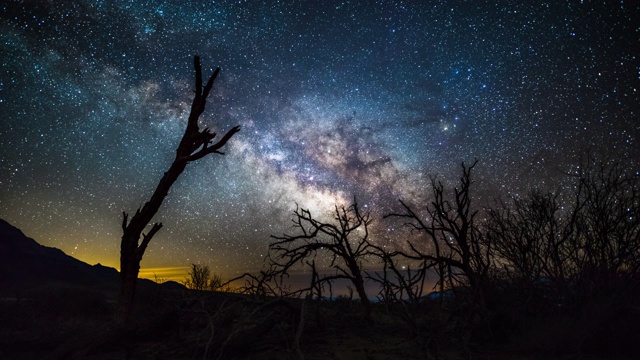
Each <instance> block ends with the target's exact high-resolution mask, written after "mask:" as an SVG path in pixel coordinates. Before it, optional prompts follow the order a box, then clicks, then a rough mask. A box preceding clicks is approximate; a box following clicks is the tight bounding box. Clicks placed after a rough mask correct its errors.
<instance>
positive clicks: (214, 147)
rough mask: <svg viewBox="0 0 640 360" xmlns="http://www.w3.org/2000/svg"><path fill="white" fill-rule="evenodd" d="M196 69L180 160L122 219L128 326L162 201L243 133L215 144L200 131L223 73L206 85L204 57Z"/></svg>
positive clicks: (123, 315) (122, 313)
mask: <svg viewBox="0 0 640 360" xmlns="http://www.w3.org/2000/svg"><path fill="white" fill-rule="evenodd" d="M194 68H195V72H196V89H195V96H194V98H193V103H192V104H191V112H190V114H189V120H188V123H187V128H186V129H185V132H184V135H183V136H182V140H180V144H179V145H178V148H177V149H176V157H175V159H174V160H173V163H172V164H171V166H170V167H169V170H168V171H167V172H165V173H164V176H162V178H161V179H160V182H159V183H158V186H157V187H156V190H155V191H154V193H153V195H151V199H149V201H147V202H146V203H145V204H144V206H142V208H138V210H137V211H136V213H135V214H134V215H133V217H132V218H131V220H129V215H128V214H127V213H126V212H123V213H122V214H123V219H122V230H123V234H122V242H121V243H120V303H119V321H120V322H121V323H122V324H126V323H128V321H129V318H130V315H131V310H132V307H133V298H134V294H135V290H136V283H137V279H138V272H139V271H140V261H141V260H142V256H143V255H144V252H145V250H146V249H147V246H148V245H149V241H151V239H152V238H153V236H154V235H155V234H156V233H157V232H158V230H160V228H161V227H162V223H159V222H156V223H154V224H153V226H152V227H151V229H149V231H148V232H147V233H143V231H144V230H145V228H146V227H147V225H148V224H149V223H150V222H151V219H152V218H153V216H154V215H155V214H156V212H158V209H160V206H161V205H162V201H163V200H164V198H165V197H166V196H167V194H168V192H169V189H170V188H171V185H173V183H174V182H175V181H176V180H177V179H178V177H179V176H180V174H181V173H182V171H184V169H185V168H186V166H187V164H188V163H189V162H190V161H195V160H198V159H201V158H203V157H205V156H207V155H209V154H212V153H216V154H223V153H222V152H220V149H221V148H222V147H223V146H224V145H225V144H226V143H227V141H229V139H231V137H232V136H233V135H234V134H235V133H237V132H238V131H240V127H239V126H235V127H233V128H231V129H230V130H229V131H228V132H227V133H226V134H224V136H222V138H221V139H220V140H218V141H217V142H214V141H213V139H214V138H215V137H216V133H214V132H212V131H211V130H209V128H206V127H205V128H204V129H200V126H199V124H198V119H199V118H200V115H202V113H203V112H204V109H205V105H206V102H207V97H208V96H209V92H210V91H211V88H212V87H213V82H214V80H215V79H216V77H217V76H218V73H219V72H220V68H216V70H215V71H214V72H213V75H211V77H210V78H209V81H207V83H206V85H205V86H204V87H203V86H202V67H201V66H200V57H198V56H195V57H194Z"/></svg>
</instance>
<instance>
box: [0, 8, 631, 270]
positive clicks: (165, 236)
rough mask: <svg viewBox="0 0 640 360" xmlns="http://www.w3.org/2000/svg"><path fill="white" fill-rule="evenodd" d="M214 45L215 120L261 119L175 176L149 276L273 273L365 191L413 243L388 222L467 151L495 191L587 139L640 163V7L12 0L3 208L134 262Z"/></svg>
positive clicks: (505, 192)
mask: <svg viewBox="0 0 640 360" xmlns="http://www.w3.org/2000/svg"><path fill="white" fill-rule="evenodd" d="M196 54H197V55H200V56H201V59H202V64H203V71H204V73H205V76H208V74H210V73H211V72H212V71H213V69H215V67H217V66H219V67H221V69H222V71H221V73H220V76H219V77H218V79H217V80H216V84H215V86H214V89H213V91H212V93H211V96H210V99H209V102H208V103H207V109H206V111H205V113H204V114H203V116H202V117H201V123H202V124H203V125H207V126H210V127H211V128H213V129H214V130H216V131H217V132H218V133H223V132H225V131H227V130H228V129H230V128H231V127H232V126H235V125H240V126H241V127H242V131H241V132H240V133H238V134H236V136H234V137H233V139H232V140H231V141H230V142H229V143H228V144H227V146H226V148H225V149H224V151H225V152H226V155H224V156H219V155H215V154H213V155H211V156H208V157H206V158H204V159H201V160H198V161H196V162H193V163H191V164H189V166H188V167H187V169H186V171H185V172H184V173H183V174H182V176H181V177H180V178H179V179H178V181H177V183H176V184H175V185H174V187H173V188H172V190H171V192H170V194H169V196H168V197H167V198H166V200H165V203H164V204H163V206H162V208H161V210H160V212H159V213H158V214H157V215H156V217H155V219H154V220H155V221H161V222H162V223H163V224H164V227H163V228H162V230H161V231H160V232H159V233H158V234H157V235H156V236H155V237H154V239H153V241H152V242H151V244H150V245H149V248H148V250H147V252H146V254H145V257H144V259H143V261H142V267H143V270H144V271H143V274H146V275H147V276H149V274H151V273H157V274H160V275H162V276H167V277H171V276H175V275H176V274H178V273H180V272H181V271H182V272H183V273H184V268H183V267H185V266H188V265H189V264H190V263H202V264H207V265H209V266H210V267H211V269H212V271H213V272H216V273H218V274H221V275H223V276H232V275H235V274H238V273H242V272H245V271H255V270H257V269H259V268H260V267H261V265H262V262H263V259H264V257H265V256H266V253H267V245H268V243H269V241H270V238H269V236H270V235H272V234H273V235H281V234H282V233H284V232H288V231H290V230H291V229H290V226H291V215H292V211H293V210H294V209H295V207H296V204H299V205H300V206H301V207H304V208H309V209H310V210H311V211H312V213H313V214H317V216H318V217H319V218H327V217H328V216H329V215H330V211H331V210H332V209H333V207H334V205H335V204H348V203H349V202H350V201H352V200H353V198H354V196H355V197H356V198H357V200H358V203H359V205H360V206H361V208H363V209H366V210H367V211H370V212H371V213H372V216H373V217H374V222H373V224H372V238H373V240H374V241H375V242H378V243H390V244H393V243H398V242H401V241H403V240H402V239H404V238H405V237H406V236H407V233H406V231H402V230H401V229H400V228H401V224H398V223H391V222H389V221H387V220H383V219H382V215H384V214H386V213H389V212H390V211H392V210H394V209H398V199H403V200H405V201H407V202H409V203H411V204H419V203H421V202H424V201H425V200H427V199H428V197H427V193H428V191H427V190H428V184H429V178H430V177H433V176H439V178H440V179H442V180H443V181H444V182H445V183H446V184H447V185H453V184H454V183H455V181H456V179H457V177H458V173H459V167H460V163H461V162H462V161H465V162H467V163H469V162H472V161H473V160H474V159H476V158H477V159H479V161H480V162H479V164H478V166H477V167H476V169H477V171H476V178H475V181H476V190H477V191H476V193H475V194H476V197H477V200H478V201H479V202H482V201H487V199H490V198H492V197H495V196H502V197H504V196H509V194H520V193H524V192H526V191H528V190H531V189H546V188H557V187H561V186H562V183H563V181H564V180H563V179H565V178H566V176H565V175H563V172H565V171H568V170H570V169H571V168H572V166H575V165H576V164H577V161H578V159H579V158H580V157H581V156H582V155H583V154H584V153H585V151H586V150H587V149H592V150H593V151H595V152H596V153H598V154H602V155H603V156H606V157H609V158H612V159H619V160H622V161H625V162H629V164H630V165H631V166H636V167H637V166H638V160H637V159H638V155H640V154H639V153H640V151H639V150H640V146H639V145H638V141H639V140H640V139H639V136H640V118H639V117H638V111H639V110H640V109H639V105H638V104H639V103H640V101H639V100H640V99H639V98H640V3H638V2H635V1H597V2H590V1H507V0H505V1H446V0H442V1H421V2H418V1H416V2H409V1H324V2H320V1H295V2H294V1H279V2H276V1H264V2H261V1H120V0H113V1H3V2H2V4H1V5H0V60H1V67H0V114H1V115H0V121H1V126H0V137H1V143H0V218H3V219H5V220H7V221H9V222H10V223H12V224H13V225H14V226H17V227H19V228H21V229H22V230H23V231H24V232H25V234H26V235H28V236H30V237H33V238H35V239H36V240H37V241H39V242H40V243H41V244H43V245H47V246H53V247H57V248H60V249H62V250H63V251H65V252H66V253H67V254H70V255H72V256H74V257H77V258H79V259H81V260H83V261H86V262H89V263H91V264H95V263H98V262H100V263H102V264H104V265H108V266H113V267H118V265H119V264H118V261H119V260H118V259H119V242H120V236H121V231H122V230H121V221H122V218H121V213H122V211H127V212H129V213H133V212H135V210H136V209H137V208H138V207H139V206H140V205H142V204H143V203H144V202H145V201H146V200H147V199H148V198H149V196H150V195H151V193H152V191H153V190H154V188H155V186H156V184H157V181H158V180H159V179H160V177H161V176H162V173H163V172H164V171H166V170H167V169H168V167H169V165H170V163H171V161H172V160H173V157H174V154H175V148H176V146H177V143H178V142H179V140H180V137H181V135H182V133H183V131H184V128H185V125H186V120H187V117H188V112H189V107H190V103H191V101H192V97H193V88H194V86H195V85H194V70H193V56H194V55H196ZM145 271H146V272H145Z"/></svg>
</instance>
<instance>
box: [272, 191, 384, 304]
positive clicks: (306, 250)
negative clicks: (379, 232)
mask: <svg viewBox="0 0 640 360" xmlns="http://www.w3.org/2000/svg"><path fill="white" fill-rule="evenodd" d="M294 215H295V216H294V219H293V223H294V228H295V230H296V232H297V233H296V234H294V235H288V234H285V235H282V236H272V237H273V238H274V239H275V241H274V242H272V243H271V244H270V245H269V251H270V256H271V260H272V265H274V266H275V269H276V275H279V276H286V275H287V273H288V271H289V270H290V269H291V268H292V267H293V266H295V265H297V264H306V265H308V266H310V267H311V269H312V276H311V285H310V288H309V290H310V291H311V295H313V292H314V291H315V295H316V296H317V297H318V298H322V287H323V284H328V283H330V282H331V281H334V280H337V279H347V280H349V281H350V282H351V284H353V286H354V287H355V289H356V292H357V293H358V296H359V298H360V302H361V304H362V306H363V308H364V310H365V314H366V315H367V316H370V314H371V302H370V301H369V297H368V296H367V293H366V291H365V287H364V280H365V279H364V272H363V270H362V262H363V261H364V259H365V257H366V256H368V255H371V254H372V252H371V250H372V247H371V243H370V241H369V229H368V226H369V224H370V222H371V219H370V215H369V214H368V213H361V212H360V209H359V208H358V203H357V202H356V201H355V200H354V202H353V204H351V205H350V206H349V207H344V206H342V207H338V206H336V208H335V211H334V219H333V220H334V222H322V221H319V220H317V219H316V218H314V217H313V216H312V215H311V212H310V211H309V210H307V209H301V208H296V210H295V211H294ZM318 253H326V254H327V255H328V257H329V258H330V264H329V267H330V268H332V269H333V270H335V272H334V273H333V274H332V275H322V276H321V275H319V273H318V271H317V269H316V263H315V259H316V257H317V254H318Z"/></svg>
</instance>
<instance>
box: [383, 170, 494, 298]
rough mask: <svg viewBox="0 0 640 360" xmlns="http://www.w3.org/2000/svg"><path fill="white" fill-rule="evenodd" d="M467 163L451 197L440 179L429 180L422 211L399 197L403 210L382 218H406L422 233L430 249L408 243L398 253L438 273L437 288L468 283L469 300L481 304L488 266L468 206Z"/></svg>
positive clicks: (469, 187) (475, 213)
mask: <svg viewBox="0 0 640 360" xmlns="http://www.w3.org/2000/svg"><path fill="white" fill-rule="evenodd" d="M477 163H478V161H477V160H476V161H475V162H474V163H473V164H472V165H471V166H466V165H465V164H464V163H463V164H462V176H461V177H460V186H459V187H457V188H454V189H453V190H454V191H453V198H452V199H451V200H449V199H447V197H446V194H445V190H444V186H443V185H442V183H441V182H436V181H435V180H433V181H432V195H433V200H432V201H431V203H430V204H428V205H427V206H426V207H425V209H424V213H420V212H416V211H414V209H413V208H412V207H411V206H410V205H408V204H407V203H405V202H403V201H402V200H400V204H401V205H402V207H403V209H404V211H403V212H399V213H392V214H389V215H386V216H385V218H386V217H399V218H406V219H408V222H407V223H406V225H407V226H409V227H410V228H411V229H412V230H413V231H417V232H418V233H422V234H424V235H426V237H427V239H428V240H429V243H428V245H427V246H428V247H430V248H431V249H430V251H424V250H420V249H418V248H417V247H416V246H415V244H414V243H412V242H409V244H408V245H409V247H410V249H411V251H410V252H409V253H402V254H403V255H404V256H405V257H407V258H409V259H414V260H421V261H427V263H429V264H430V265H429V266H432V267H435V269H436V271H437V272H438V274H439V275H440V281H439V284H438V285H439V286H440V290H441V291H443V290H444V286H445V283H446V284H448V285H449V286H452V287H453V286H455V285H456V284H459V285H468V286H469V287H470V288H471V290H472V292H473V298H474V299H473V300H474V302H476V303H478V304H482V303H483V302H484V300H483V294H482V291H481V289H482V282H483V278H484V277H485V275H486V274H487V271H488V269H489V252H488V251H487V249H486V248H485V244H484V242H483V241H481V238H480V237H481V233H480V231H479V229H478V225H477V221H476V215H477V211H476V210H474V209H473V208H472V206H471V193H470V189H471V184H472V181H471V172H472V170H473V168H474V167H475V165H476V164H477Z"/></svg>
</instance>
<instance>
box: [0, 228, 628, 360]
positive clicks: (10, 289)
mask: <svg viewBox="0 0 640 360" xmlns="http://www.w3.org/2000/svg"><path fill="white" fill-rule="evenodd" d="M508 285H509V286H507V287H506V288H505V287H500V286H497V285H496V286H494V290H493V291H491V292H488V293H487V298H486V304H487V305H485V306H483V307H478V306H477V305H473V304H472V302H471V301H470V300H469V296H468V294H465V292H464V291H459V292H457V293H456V295H455V296H450V297H449V296H448V297H447V298H445V299H440V298H439V297H437V296H435V297H429V298H425V299H424V300H423V301H420V302H414V303H407V302H389V303H375V304H373V306H372V312H371V317H370V318H367V317H366V316H365V314H364V312H363V310H362V306H361V304H360V303H359V302H357V301H353V300H350V299H348V298H345V297H339V298H335V299H333V300H323V301H316V300H303V299H291V298H278V297H269V296H260V292H259V291H258V292H253V293H251V292H249V293H245V294H237V293H222V292H213V291H195V290H188V289H186V288H185V287H184V286H182V285H180V284H177V283H175V282H166V283H163V284H156V283H154V282H151V281H148V280H140V282H139V284H138V292H137V297H136V307H135V313H134V316H133V321H132V324H131V326H130V327H128V328H127V329H126V330H123V329H121V328H116V326H115V325H114V324H115V321H114V319H115V309H116V300H115V299H116V298H117V296H116V295H117V291H118V273H117V272H116V271H115V270H114V269H111V268H107V267H104V266H100V265H95V266H91V265H88V264H86V263H83V262H81V261H79V260H77V259H74V258H72V257H69V256H67V255H66V254H64V253H63V252H62V251H60V250H58V249H53V248H47V247H44V246H41V245H39V244H38V243H37V242H35V241H34V240H33V239H29V238H27V237H25V236H24V234H22V232H21V231H20V230H18V229H17V228H15V227H13V226H11V225H10V224H8V223H7V222H5V221H2V220H0V359H126V358H129V359H303V358H304V359H372V360H373V359H380V360H382V359H638V358H640V350H639V349H640V347H639V346H638V344H640V325H639V324H640V306H639V302H638V297H637V296H635V295H634V294H625V293H624V292H618V293H615V294H607V293H604V295H601V296H598V297H594V298H592V299H580V304H581V306H580V307H571V306H570V305H568V304H571V302H570V301H569V300H565V301H562V302H560V301H559V300H563V299H559V298H557V297H553V296H550V295H549V294H546V293H544V292H542V293H541V292H528V293H526V294H527V297H522V296H521V295H522V294H525V293H524V292H522V291H519V290H518V291H514V290H513V289H514V287H513V285H512V284H508ZM636 288H637V287H636Z"/></svg>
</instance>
